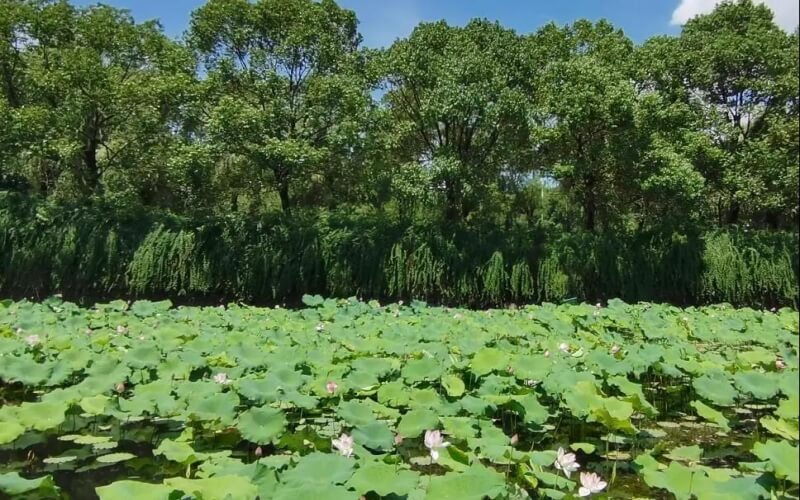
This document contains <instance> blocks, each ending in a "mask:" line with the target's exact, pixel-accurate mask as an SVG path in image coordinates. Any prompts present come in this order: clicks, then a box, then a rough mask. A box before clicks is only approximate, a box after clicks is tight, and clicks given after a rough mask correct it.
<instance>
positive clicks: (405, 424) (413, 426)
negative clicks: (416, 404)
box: [397, 408, 439, 438]
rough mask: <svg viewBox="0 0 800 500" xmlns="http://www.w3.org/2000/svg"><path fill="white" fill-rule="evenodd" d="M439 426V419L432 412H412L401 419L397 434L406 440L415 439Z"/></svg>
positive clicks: (421, 410)
mask: <svg viewBox="0 0 800 500" xmlns="http://www.w3.org/2000/svg"><path fill="white" fill-rule="evenodd" d="M438 426H439V417H438V416H437V415H436V413H435V412H434V411H432V410H428V409H424V408H423V409H416V410H411V411H409V412H408V413H406V414H405V415H403V416H402V417H401V418H400V423H399V424H397V433H398V434H400V435H401V436H403V437H406V438H415V437H418V436H419V435H420V434H422V433H423V432H424V431H426V430H429V429H435V428H436V427H438Z"/></svg>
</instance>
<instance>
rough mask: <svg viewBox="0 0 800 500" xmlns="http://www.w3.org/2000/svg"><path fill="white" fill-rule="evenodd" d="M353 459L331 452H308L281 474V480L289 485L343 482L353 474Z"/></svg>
mask: <svg viewBox="0 0 800 500" xmlns="http://www.w3.org/2000/svg"><path fill="white" fill-rule="evenodd" d="M354 467H355V460H353V459H352V458H346V457H343V456H341V455H338V454H332V453H319V452H314V453H310V454H308V455H306V456H304V457H302V458H300V460H298V462H297V465H296V466H295V467H294V468H292V469H289V470H288V471H286V472H284V473H283V474H282V475H281V478H280V479H281V482H283V483H285V484H291V485H302V484H307V483H319V484H323V485H327V486H330V485H334V484H344V483H345V482H346V481H347V480H348V479H350V476H352V475H353V468H354Z"/></svg>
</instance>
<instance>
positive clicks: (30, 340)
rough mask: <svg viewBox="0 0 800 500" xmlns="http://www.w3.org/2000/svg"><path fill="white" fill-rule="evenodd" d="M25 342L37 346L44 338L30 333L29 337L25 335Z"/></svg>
mask: <svg viewBox="0 0 800 500" xmlns="http://www.w3.org/2000/svg"><path fill="white" fill-rule="evenodd" d="M25 342H26V343H27V344H28V345H29V346H31V347H33V346H35V345H37V344H40V343H41V342H42V339H41V338H39V336H38V335H28V336H27V337H25Z"/></svg>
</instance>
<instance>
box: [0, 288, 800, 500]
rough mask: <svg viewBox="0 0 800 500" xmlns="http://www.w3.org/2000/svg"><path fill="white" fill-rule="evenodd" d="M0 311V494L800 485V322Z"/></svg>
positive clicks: (587, 310) (318, 306) (540, 494)
mask: <svg viewBox="0 0 800 500" xmlns="http://www.w3.org/2000/svg"><path fill="white" fill-rule="evenodd" d="M304 303H305V306H306V307H305V308H303V309H298V310H289V309H282V308H275V309H270V308H255V307H244V306H237V305H231V306H228V307H202V308H201V307H177V308H176V307H173V306H172V305H171V304H170V303H169V302H148V301H138V302H133V303H127V302H123V301H116V302H112V303H109V304H101V305H97V306H95V307H94V308H91V309H83V308H80V307H78V306H76V305H74V304H71V303H67V302H63V301H60V300H58V299H49V300H47V301H44V302H42V303H33V302H27V301H23V302H10V301H6V302H3V303H0V405H2V407H1V408H0V497H20V498H96V497H99V498H101V499H107V500H115V499H123V500H133V499H168V498H174V499H178V498H198V499H203V500H216V499H220V500H221V499H254V498H261V499H287V500H288V499H293V500H294V499H315V500H322V499H336V500H338V499H359V498H367V499H374V498H395V499H397V498H407V499H473V498H474V499H482V498H493V499H499V498H512V499H516V498H553V499H560V498H578V497H586V498H590V497H591V498H677V499H690V498H696V499H699V500H711V499H733V500H736V499H742V500H744V499H756V498H798V482H800V478H798V469H799V468H800V467H799V466H798V414H799V413H800V411H799V410H798V396H799V395H800V394H799V393H800V390H799V389H798V314H797V311H794V310H789V309H783V310H779V311H757V310H752V309H738V310H737V309H733V308H731V307H729V306H712V307H704V308H690V309H680V308H676V307H671V306H663V305H656V304H636V305H629V304H625V303H623V302H620V301H614V300H612V301H610V302H609V303H608V304H605V305H600V304H598V305H596V306H595V305H585V304H584V305H570V304H563V305H558V306H556V305H550V304H544V305H542V306H528V307H522V308H515V309H502V310H500V309H498V310H488V311H469V310H461V309H447V308H440V307H429V306H426V305H425V304H423V303H419V302H412V303H410V304H392V305H380V304H378V303H376V302H370V303H365V302H359V301H357V300H355V299H350V300H331V299H327V300H323V299H322V298H320V297H317V296H313V297H312V296H305V297H304Z"/></svg>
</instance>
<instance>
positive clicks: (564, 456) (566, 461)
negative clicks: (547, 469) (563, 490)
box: [553, 448, 581, 477]
mask: <svg viewBox="0 0 800 500" xmlns="http://www.w3.org/2000/svg"><path fill="white" fill-rule="evenodd" d="M553 466H554V467H555V468H556V469H558V470H560V471H562V472H563V473H564V475H565V476H567V477H569V475H570V474H572V473H573V472H575V471H576V470H578V469H580V468H581V466H580V464H579V463H578V462H576V461H575V454H574V453H567V452H566V451H565V450H564V448H559V449H558V455H557V456H556V461H555V462H553Z"/></svg>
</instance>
